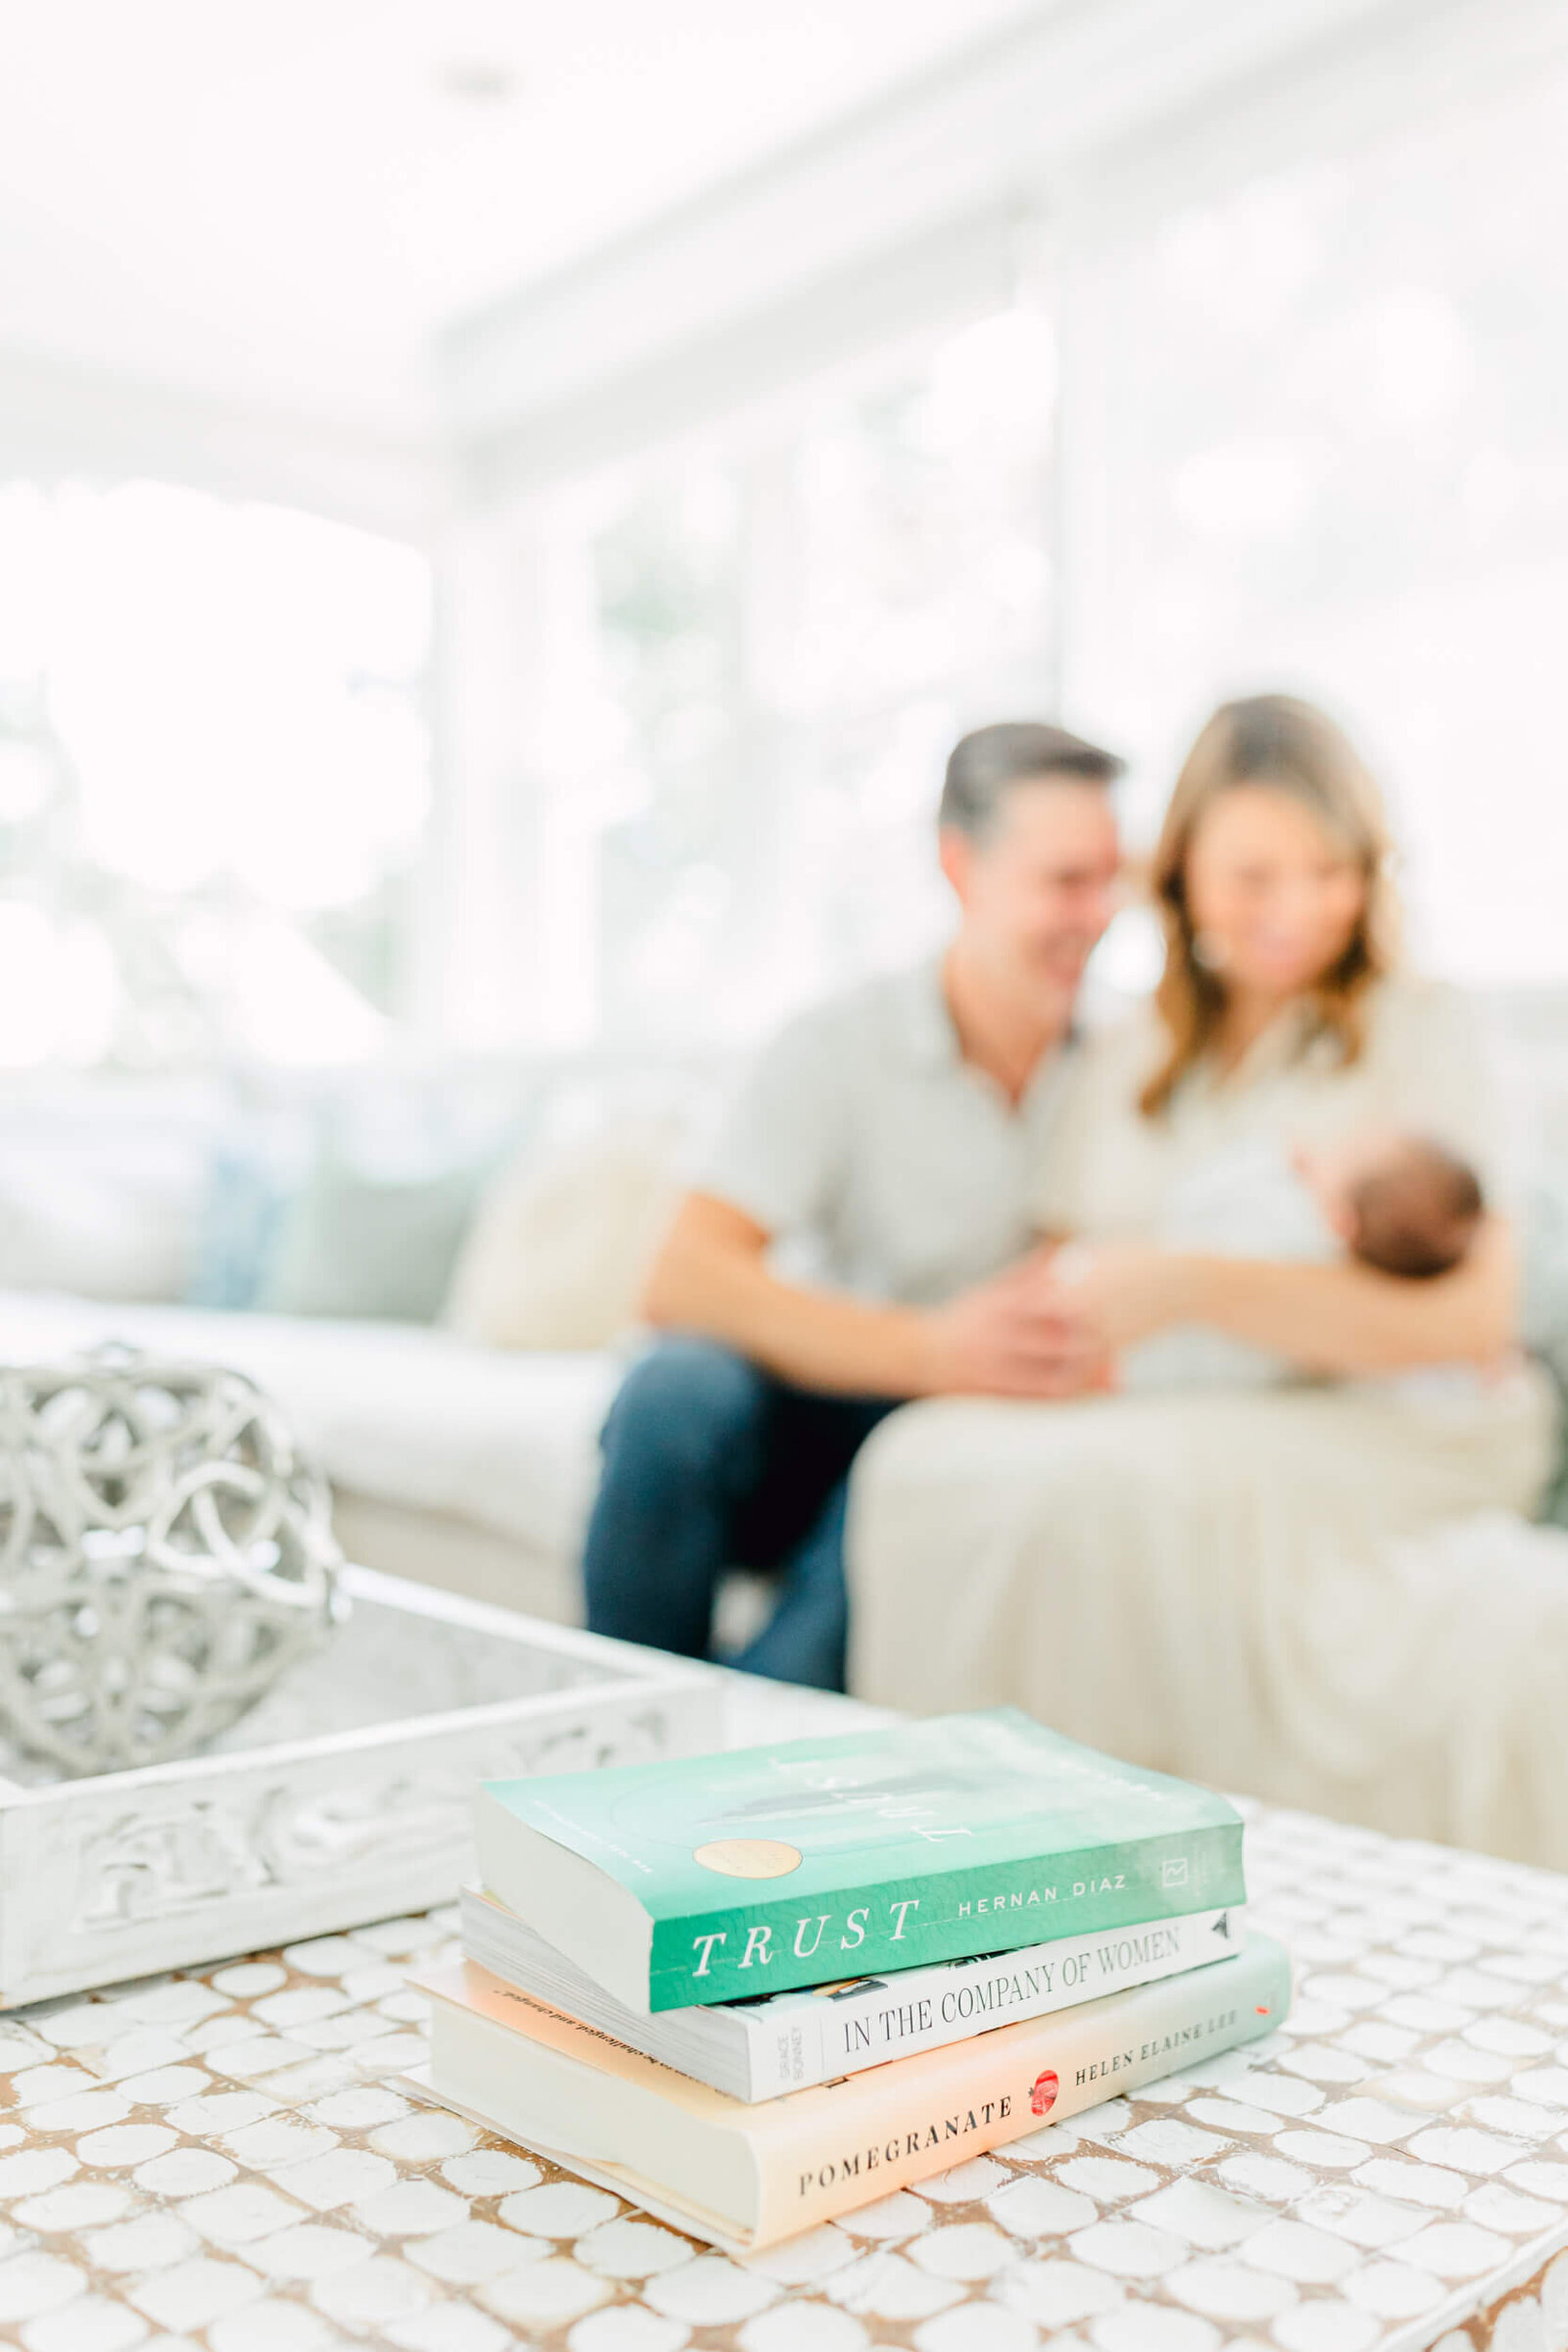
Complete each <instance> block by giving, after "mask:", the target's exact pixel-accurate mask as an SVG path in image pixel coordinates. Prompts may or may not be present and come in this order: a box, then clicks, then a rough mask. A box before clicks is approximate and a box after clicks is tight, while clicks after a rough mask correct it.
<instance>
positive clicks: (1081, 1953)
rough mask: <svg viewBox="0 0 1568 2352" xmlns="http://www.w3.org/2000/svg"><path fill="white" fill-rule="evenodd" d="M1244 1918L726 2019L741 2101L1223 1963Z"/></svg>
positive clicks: (1116, 1933)
mask: <svg viewBox="0 0 1568 2352" xmlns="http://www.w3.org/2000/svg"><path fill="white" fill-rule="evenodd" d="M1244 1919H1245V1914H1244V1913H1242V1912H1240V1911H1195V1912H1192V1913H1190V1914H1189V1915H1188V1916H1187V1917H1186V1918H1183V1919H1169V1920H1160V1921H1152V1922H1148V1923H1143V1922H1141V1923H1140V1924H1139V1925H1138V1926H1136V1927H1133V1928H1125V1929H1115V1930H1111V1931H1109V1932H1107V1933H1106V1934H1104V1935H1101V1936H1057V1937H1055V1938H1054V1940H1053V1941H1051V1942H1050V1943H1037V1944H1032V1945H1030V1946H1029V1947H1028V1948H1027V1949H1025V1950H1021V1951H1017V1952H1011V1953H1000V1954H999V1953H988V1954H987V1955H986V1956H985V1958H983V1959H979V1960H952V1961H947V1962H945V1963H943V1964H942V1965H940V1966H938V1967H935V1968H912V1969H900V1970H899V1971H898V1972H897V1973H896V1974H894V1975H889V1976H887V1977H873V1978H870V1979H867V1980H865V1981H862V1982H858V1983H857V1984H854V1985H845V1986H843V1987H842V1988H841V1989H839V1990H836V1991H832V1990H830V1991H821V1992H816V1993H787V1994H785V1995H784V1996H783V1997H782V1998H781V1999H779V2000H778V2001H776V2002H773V2001H764V2002H760V2003H759V2004H758V2005H757V2006H756V2007H755V2008H742V2009H736V2010H733V2011H731V2012H729V2014H730V2015H731V2016H732V2017H733V2018H734V2020H735V2023H736V2024H737V2025H738V2026H740V2027H741V2029H742V2030H743V2032H744V2034H745V2036H746V2049H747V2063H748V2070H749V2081H750V2087H749V2088H748V2091H747V2093H746V2095H747V2097H748V2098H750V2099H754V2100H755V2099H771V2098H777V2097H779V2096H780V2095H781V2094H782V2093H783V2092H785V2091H789V2090H803V2089H805V2088H807V2087H808V2086H809V2084H812V2083H816V2082H832V2081H834V2080H835V2078H836V2077H838V2076H839V2075H853V2074H859V2073H860V2072H862V2070H863V2069H864V2068H866V2067H868V2066H881V2065H883V2064H884V2063H885V2062H886V2061H887V2060H888V2059H890V2058H907V2057H911V2056H913V2055H914V2053H915V2052H916V2051H919V2050H934V2049H941V2048H942V2047H944V2045H945V2044H946V2043H948V2042H951V2041H957V2040H960V2039H962V2038H963V2037H964V2036H965V2035H968V2034H988V2033H991V2032H994V2031H995V2029H996V2028H997V2027H999V2026H1009V2025H1015V2024H1019V2023H1021V2022H1022V2021H1023V2020H1024V2019H1027V2018H1031V2017H1046V2016H1049V2015H1050V2014H1051V2013H1052V2012H1053V2011H1054V2010H1058V2009H1067V2008H1072V2007H1075V2006H1076V2005H1077V2004H1078V2003H1079V2002H1081V2001H1091V2000H1097V1999H1099V1998H1100V1997H1101V1996H1102V1995H1103V1994H1105V1993H1110V1992H1120V1991H1124V1990H1126V1989H1127V1987H1129V1986H1131V1985H1149V1984H1152V1983H1155V1982H1157V1981H1158V1980H1159V1979H1160V1978H1162V1977H1174V1976H1177V1975H1179V1974H1180V1973H1181V1972H1182V1971H1183V1970H1184V1969H1190V1968H1203V1967H1206V1966H1208V1965H1209V1964H1210V1963H1212V1962H1216V1961H1220V1960H1227V1959H1231V1958H1233V1957H1234V1956H1235V1954H1236V1953H1237V1952H1238V1951H1239V1950H1240V1949H1241V1946H1242V1939H1243V1926H1244Z"/></svg>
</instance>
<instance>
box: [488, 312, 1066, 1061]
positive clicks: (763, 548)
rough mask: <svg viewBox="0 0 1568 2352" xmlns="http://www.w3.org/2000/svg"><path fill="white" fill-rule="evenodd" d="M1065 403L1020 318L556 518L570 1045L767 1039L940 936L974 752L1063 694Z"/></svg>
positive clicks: (540, 765) (601, 489) (1006, 317)
mask: <svg viewBox="0 0 1568 2352" xmlns="http://www.w3.org/2000/svg"><path fill="white" fill-rule="evenodd" d="M1053 416H1054V374H1053V346H1052V338H1051V334H1050V331H1049V328H1048V326H1047V325H1046V323H1045V322H1044V321H1043V320H1042V319H1039V318H1038V317H1037V316H1036V315H1034V314H1033V313H1031V312H1028V311H1024V310H1016V311H1011V312H1007V313H1005V314H1003V315H1001V316H999V317H995V318H991V319H983V320H980V321H978V322H976V323H975V324H973V325H971V326H968V327H966V328H964V329H962V330H961V331H959V332H958V333H956V334H954V335H951V336H950V337H948V338H947V339H946V340H944V341H943V342H941V343H940V344H938V345H937V346H935V347H934V348H931V349H928V350H927V351H925V352H924V353H923V354H921V355H919V356H918V357H917V358H906V359H904V360H902V361H900V362H898V363H896V364H892V365H889V366H887V367H885V368H882V369H881V370H878V371H876V372H874V373H873V374H871V375H870V376H869V377H862V378H861V379H860V380H859V381H858V382H857V383H855V384H853V385H840V386H838V387H837V388H829V389H825V390H820V391H818V392H817V393H816V394H814V395H809V396H803V397H802V398H801V399H800V400H798V401H797V403H796V404H795V406H794V407H793V409H792V411H791V412H790V413H789V414H788V415H787V416H785V417H782V418H781V417H779V415H778V414H777V413H776V412H775V413H774V415H773V416H772V417H769V418H767V419H765V420H763V421H761V422H760V423H759V422H755V421H754V422H752V423H751V424H746V425H740V426H737V427H735V428H733V429H731V430H729V431H728V432H726V433H723V434H720V433H716V432H715V433H713V434H711V435H710V436H708V437H706V438H705V439H702V440H700V441H697V442H694V443H692V444H689V445H686V446H684V447H682V448H680V449H671V450H666V451H665V452H663V453H662V454H658V455H655V456H654V457H652V458H650V459H648V460H647V461H645V462H643V463H640V464H639V465H638V466H636V467H635V468H629V469H626V470H624V471H621V472H619V473H617V474H616V475H614V476H613V477H607V478H605V479H602V480H599V481H595V482H592V483H587V484H582V485H579V486H578V488H577V489H576V490H575V491H574V492H572V493H571V494H570V495H569V496H568V497H567V498H566V499H565V500H564V501H562V500H559V499H558V500H557V502H556V503H555V507H554V520H553V524H552V531H551V534H550V536H549V538H548V542H547V544H548V547H549V548H550V549H551V550H552V551H553V552H552V553H550V554H549V555H547V556H546V557H544V558H543V559H542V561H543V562H544V564H545V565H546V568H547V571H548V572H549V574H550V577H551V578H552V579H553V580H554V583H555V586H554V591H553V593H552V592H551V591H550V590H549V589H548V587H547V588H544V589H541V592H540V593H541V597H542V598H543V597H545V596H547V595H548V596H549V597H550V601H551V602H552V605H553V610H554V622H553V627H554V630H555V635H554V637H553V650H552V658H551V663H550V667H551V671H552V684H553V688H554V691H555V692H556V693H557V694H558V695H559V694H560V693H561V687H562V678H563V675H564V674H565V673H566V672H569V675H570V680H571V691H570V695H569V697H563V706H564V707H565V708H567V709H568V715H569V720H570V723H564V724H562V725H560V726H558V727H556V728H555V729H554V730H552V731H551V734H550V740H549V744H548V749H547V750H545V751H543V752H540V751H538V750H537V748H536V754H535V759H534V763H533V764H534V766H535V769H536V774H535V777H534V782H533V790H534V793H535V795H536V798H537V802H538V809H537V821H536V822H535V823H534V824H533V825H532V827H531V828H530V829H529V832H528V844H529V855H530V856H531V857H534V858H537V859H538V860H539V863H540V866H541V868H542V869H543V871H542V874H541V876H540V877H539V879H538V881H537V887H536V892H535V898H536V902H543V907H544V911H543V913H542V915H541V917H540V920H541V921H542V922H544V923H545V924H546V925H548V926H553V929H552V936H553V937H554V938H556V939H557V940H558V941H559V943H560V944H559V948H558V949H557V951H556V952H555V953H554V954H553V955H552V956H547V957H546V959H545V968H544V970H543V971H542V972H541V973H540V980H539V990H538V993H539V998H540V1002H541V1004H542V1005H546V1006H547V1007H548V1012H549V1018H550V1020H551V1023H552V1034H553V1036H554V1037H555V1038H556V1039H557V1040H558V1041H559V1042H566V1041H567V1040H568V1039H576V1040H581V1039H583V1038H587V1037H591V1036H594V1037H600V1038H603V1039H606V1040H611V1041H614V1040H624V1041H632V1040H637V1039H649V1038H660V1037H662V1038H671V1039H676V1038H694V1039H695V1038H699V1037H702V1036H704V1035H706V1036H709V1037H724V1036H749V1035H752V1034H755V1033H757V1032H758V1031H760V1030H761V1029H763V1028H765V1027H766V1026H767V1025H769V1024H770V1023H771V1022H773V1021H774V1020H776V1019H777V1018H778V1016H779V1015H780V1014H781V1013H782V1012H783V1011H785V1010H787V1009H788V1008H789V1007H791V1006H793V1005H796V1004H798V1003H800V1002H802V1001H803V1000H805V999H807V998H809V997H810V996H812V995H813V994H815V993H817V992H819V991H820V990H822V989H823V988H825V987H829V986H832V985H835V984H837V983H839V982H842V981H845V980H847V979H851V978H853V977H854V976H856V975H857V974H858V973H859V972H862V971H865V970H868V969H870V968H873V967H876V966H878V965H883V964H886V963H888V962H890V961H893V960H896V959H898V958H900V957H903V956H911V955H913V954H915V953H918V952H919V951H920V950H921V949H922V948H923V947H924V946H926V945H927V944H928V943H930V942H931V941H932V940H933V939H934V938H935V937H936V935H937V933H938V931H939V929H940V927H941V925H942V923H943V922H944V920H945V907H944V904H943V895H942V885H941V882H940V877H939V875H938V872H937V867H936V858H935V843H934V836H933V829H932V828H933V818H934V813H935V808H936V798H937V792H938V789H939V786H940V781H941V773H942V763H943V760H945V758H946V755H947V753H948V751H949V749H950V748H951V745H952V742H953V740H954V737H955V735H956V733H958V732H960V731H961V729H962V728H963V727H964V726H965V725H968V724H972V723H976V722H977V721H978V720H980V719H986V718H993V717H996V716H998V715H1007V714H1011V715H1024V714H1030V713H1034V712H1037V711H1041V710H1044V709H1049V708H1050V706H1051V705H1052V703H1053V701H1054V667H1055V652H1054V598H1055V581H1054V568H1053V554H1052V541H1053V533H1052V461H1053ZM568 610H569V611H570V613H572V614H573V615H574V618H573V621H572V631H573V634H572V639H571V644H570V646H569V647H567V648H564V647H563V644H562V641H561V635H560V630H561V621H562V614H563V613H564V612H566V611H568Z"/></svg>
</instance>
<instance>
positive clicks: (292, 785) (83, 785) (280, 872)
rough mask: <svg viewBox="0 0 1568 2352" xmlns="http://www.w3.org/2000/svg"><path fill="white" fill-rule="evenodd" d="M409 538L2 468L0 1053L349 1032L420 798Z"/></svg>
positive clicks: (359, 1022) (383, 991)
mask: <svg viewBox="0 0 1568 2352" xmlns="http://www.w3.org/2000/svg"><path fill="white" fill-rule="evenodd" d="M429 605H430V588H429V578H428V569H427V566H426V564H425V562H424V560H423V559H422V558H421V557H420V556H419V555H417V553H415V552H414V551H413V550H411V549H408V548H404V547H400V546H396V545H393V544H391V543H389V542H385V541H381V540H378V539H374V538H371V537H369V536H368V535H366V534H364V533H362V532H359V531H355V530H350V529H347V528H344V527H342V526H340V525H338V524H335V523H329V522H325V521H321V520H319V519H317V518H316V517H314V516H311V515H301V514H294V513H291V512H287V511H284V510H281V509H276V508H268V507H262V506H250V505H229V504H225V503H223V502H222V501H221V500H218V499H214V498H210V497H205V496H201V495H198V494H197V493H195V492H192V491H188V490H181V489H175V488H172V487H170V486H167V485H164V484H160V483H156V482H135V483H127V484H124V485H123V486H121V487H118V488H114V489H108V490H99V489H91V488H87V487H71V488H65V489H62V490H60V491H58V492H53V493H49V492H45V491H43V490H41V489H40V488H38V487H36V486H35V485H31V484H28V483H25V482H14V483H11V484H9V485H0V845H3V852H4V856H3V865H0V1064H6V1065H9V1066H13V1067H17V1066H27V1065H30V1064H36V1063H42V1062H45V1061H48V1060H51V1059H64V1060H68V1061H75V1062H78V1063H82V1064H93V1063H106V1062H117V1063H122V1064H127V1065H136V1066H169V1065H171V1064H178V1063H181V1062H193V1061H202V1060H207V1059H211V1058H214V1057H216V1056H218V1055H219V1054H224V1053H229V1054H242V1055H243V1054H259V1055H263V1056H268V1057H272V1058H277V1059H281V1060H297V1061H309V1060H327V1059H338V1058H352V1057H355V1056H358V1055H360V1054H365V1053H367V1052H369V1051H373V1050H374V1048H375V1047H376V1046H377V1045H378V1044H379V1042H380V1041H381V1039H382V1038H383V1036H384V1035H385V1034H386V1031H387V1028H388V1025H389V1023H390V1022H391V1021H392V1020H393V1019H395V1018H396V1017H397V1016H399V1015H400V1014H401V1013H402V1012H404V1010H405V1009H406V1005H407V998H408V988H409V959H410V955H411V887H412V874H413V868H414V862H415V859H416V857H417V850H418V847H419V842H420V836H421V831H422V828H423V825H424V821H425V816H426V812H427V806H428V799H429V757H428V748H427V743H426V732H425V722H424V715H423V708H422V693H423V677H424V669H425V662H426V657H427V647H428V638H429Z"/></svg>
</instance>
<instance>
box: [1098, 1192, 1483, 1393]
mask: <svg viewBox="0 0 1568 2352" xmlns="http://www.w3.org/2000/svg"><path fill="white" fill-rule="evenodd" d="M1073 1271H1074V1279H1072V1280H1071V1282H1070V1283H1067V1284H1064V1285H1063V1286H1062V1292H1061V1295H1062V1297H1063V1299H1072V1300H1073V1301H1074V1302H1075V1304H1076V1308H1077V1311H1078V1312H1079V1313H1080V1314H1081V1315H1082V1316H1083V1317H1084V1318H1085V1320H1086V1322H1087V1323H1088V1324H1089V1325H1090V1326H1091V1327H1092V1328H1094V1329H1096V1330H1098V1331H1099V1332H1100V1334H1101V1335H1102V1337H1103V1339H1104V1340H1105V1342H1106V1344H1107V1345H1108V1346H1109V1347H1111V1348H1126V1347H1130V1346H1131V1345H1132V1344H1133V1343H1134V1342H1136V1341H1138V1340H1142V1339H1148V1338H1150V1337H1151V1336H1152V1334H1153V1333H1155V1332H1157V1331H1165V1330H1168V1329H1169V1328H1170V1327H1171V1326H1172V1325H1174V1324H1181V1323H1201V1324H1206V1325H1208V1326H1209V1327H1210V1328H1211V1329H1212V1330H1215V1331H1223V1332H1226V1333H1228V1334H1229V1335H1230V1337H1231V1338H1232V1339H1235V1340H1244V1341H1247V1342H1248V1343H1250V1345H1251V1346H1253V1347H1256V1348H1271V1349H1272V1350H1273V1351H1274V1352H1275V1353H1276V1354H1279V1355H1284V1356H1287V1357H1289V1358H1290V1359H1291V1361H1292V1362H1294V1363H1298V1364H1299V1365H1300V1366H1301V1367H1302V1368H1303V1370H1305V1371H1309V1372H1323V1373H1329V1374H1338V1375H1341V1376H1346V1377H1348V1376H1352V1375H1355V1374H1364V1373H1377V1372H1395V1371H1399V1370H1402V1369H1406V1368H1413V1367H1414V1366H1416V1365H1420V1364H1451V1363H1476V1364H1488V1363H1495V1361H1496V1360H1497V1359H1498V1358H1499V1357H1500V1356H1502V1355H1503V1354H1505V1353H1506V1351H1507V1349H1508V1348H1510V1347H1511V1346H1512V1345H1513V1343H1514V1340H1515V1338H1516V1323H1515V1306H1516V1299H1517V1293H1518V1271H1517V1264H1516V1257H1515V1250H1514V1242H1513V1234H1512V1231H1511V1229H1510V1228H1509V1227H1508V1226H1507V1225H1506V1224H1505V1223H1504V1222H1503V1220H1502V1219H1501V1218H1499V1217H1489V1218H1488V1219H1487V1221H1486V1223H1485V1224H1484V1225H1483V1226H1482V1228H1481V1231H1480V1233H1479V1234H1478V1235H1477V1238H1476V1241H1475V1243H1474V1245H1473V1247H1472V1249H1471V1250H1470V1254H1469V1256H1468V1257H1467V1258H1466V1259H1465V1260H1464V1263H1463V1264H1462V1265H1460V1266H1457V1267H1455V1269H1454V1270H1453V1272H1452V1273H1451V1274H1443V1275H1440V1276H1438V1277H1437V1279H1436V1280H1434V1281H1430V1282H1412V1281H1409V1280H1405V1279H1401V1278H1400V1277H1399V1276H1397V1275H1393V1274H1380V1273H1378V1272H1376V1271H1375V1270H1374V1269H1373V1268H1371V1267H1370V1266H1361V1265H1356V1264H1353V1263H1350V1264H1345V1265H1332V1266H1319V1265H1294V1264H1280V1263H1277V1262H1275V1261H1273V1260H1268V1259H1260V1258H1246V1257H1213V1256H1201V1255H1196V1254H1190V1253H1185V1252H1180V1251H1170V1252H1166V1251H1161V1250H1152V1249H1145V1248H1143V1247H1141V1246H1131V1247H1129V1246H1123V1245H1115V1244H1112V1245H1109V1246H1107V1247H1106V1248H1104V1249H1100V1248H1095V1249H1094V1250H1091V1251H1090V1252H1089V1253H1088V1255H1087V1257H1086V1258H1085V1259H1084V1260H1083V1261H1082V1262H1081V1264H1080V1266H1079V1267H1078V1268H1076V1269H1074V1270H1073Z"/></svg>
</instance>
